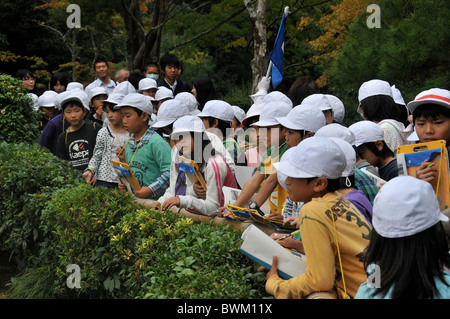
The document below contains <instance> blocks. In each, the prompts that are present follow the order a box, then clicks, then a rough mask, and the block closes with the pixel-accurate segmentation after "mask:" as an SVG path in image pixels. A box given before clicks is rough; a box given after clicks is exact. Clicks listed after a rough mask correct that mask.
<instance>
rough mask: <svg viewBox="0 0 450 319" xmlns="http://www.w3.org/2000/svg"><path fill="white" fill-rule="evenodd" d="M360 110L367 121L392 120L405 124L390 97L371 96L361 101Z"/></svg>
mask: <svg viewBox="0 0 450 319" xmlns="http://www.w3.org/2000/svg"><path fill="white" fill-rule="evenodd" d="M361 109H362V110H363V112H364V118H366V119H367V120H369V121H376V122H380V121H382V120H386V119H393V120H396V121H399V122H401V123H404V122H405V119H404V118H402V116H401V113H400V110H399V108H398V106H397V104H395V101H394V99H393V98H392V96H388V95H373V96H369V97H366V98H365V99H363V100H362V101H361Z"/></svg>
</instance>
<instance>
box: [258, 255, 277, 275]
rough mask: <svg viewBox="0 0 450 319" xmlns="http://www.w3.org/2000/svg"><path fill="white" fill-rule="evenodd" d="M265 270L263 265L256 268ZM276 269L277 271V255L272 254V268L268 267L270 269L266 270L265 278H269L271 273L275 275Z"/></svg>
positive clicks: (260, 270) (261, 270)
mask: <svg viewBox="0 0 450 319" xmlns="http://www.w3.org/2000/svg"><path fill="white" fill-rule="evenodd" d="M266 270H267V268H265V267H264V266H261V267H259V268H258V271H259V272H265V271H266ZM277 271H278V257H277V256H273V259H272V268H270V270H269V271H268V272H267V274H266V279H269V278H270V277H272V276H273V275H276V274H277Z"/></svg>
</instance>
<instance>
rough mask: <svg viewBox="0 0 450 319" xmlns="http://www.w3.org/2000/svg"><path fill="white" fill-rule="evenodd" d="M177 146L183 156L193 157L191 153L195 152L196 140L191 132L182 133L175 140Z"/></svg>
mask: <svg viewBox="0 0 450 319" xmlns="http://www.w3.org/2000/svg"><path fill="white" fill-rule="evenodd" d="M175 146H176V147H177V149H178V151H179V152H180V153H181V154H183V156H185V157H186V158H192V156H191V154H193V153H194V140H193V138H192V136H191V135H190V134H183V135H181V136H180V137H179V138H178V139H177V140H175Z"/></svg>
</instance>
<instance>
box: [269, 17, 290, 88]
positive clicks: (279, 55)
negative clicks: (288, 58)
mask: <svg viewBox="0 0 450 319" xmlns="http://www.w3.org/2000/svg"><path fill="white" fill-rule="evenodd" d="M285 23H286V15H285V13H283V17H282V18H281V24H280V28H279V29H278V34H277V38H276V39H275V45H274V46H273V50H272V52H271V53H270V56H269V59H270V60H271V61H272V86H273V88H276V87H277V86H278V84H280V83H281V81H282V80H283V56H284V49H283V44H284V25H285Z"/></svg>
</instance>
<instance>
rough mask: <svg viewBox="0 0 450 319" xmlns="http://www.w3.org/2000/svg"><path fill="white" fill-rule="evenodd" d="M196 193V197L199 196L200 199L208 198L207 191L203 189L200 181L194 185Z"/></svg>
mask: <svg viewBox="0 0 450 319" xmlns="http://www.w3.org/2000/svg"><path fill="white" fill-rule="evenodd" d="M194 193H195V195H197V196H198V197H199V198H203V199H205V198H206V190H205V189H204V188H203V186H202V184H200V182H199V181H196V182H195V183H194Z"/></svg>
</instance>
